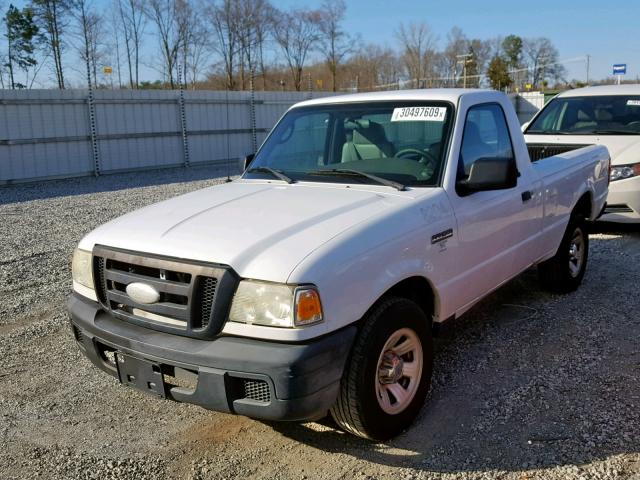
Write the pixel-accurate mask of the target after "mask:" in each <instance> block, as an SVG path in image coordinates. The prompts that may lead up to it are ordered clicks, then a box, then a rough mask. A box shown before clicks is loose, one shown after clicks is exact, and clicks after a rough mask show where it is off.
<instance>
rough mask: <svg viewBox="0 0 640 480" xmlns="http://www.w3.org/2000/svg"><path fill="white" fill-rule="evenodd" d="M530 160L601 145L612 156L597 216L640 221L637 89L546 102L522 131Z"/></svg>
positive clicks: (583, 91)
mask: <svg viewBox="0 0 640 480" xmlns="http://www.w3.org/2000/svg"><path fill="white" fill-rule="evenodd" d="M524 133H525V141H526V142H527V144H528V145H529V153H530V155H531V156H532V158H533V159H534V160H535V159H536V158H542V157H545V156H549V155H555V154H557V153H561V152H568V151H570V150H572V149H575V148H580V147H584V146H585V145H596V144H597V145H604V146H605V147H607V149H608V150H609V154H610V155H611V185H610V187H609V197H608V199H607V205H606V207H605V209H604V212H603V214H602V216H601V217H600V218H601V219H602V220H604V221H608V222H619V223H639V222H640V85H606V86H598V87H586V88H579V89H576V90H569V91H566V92H563V93H561V94H560V95H558V96H557V97H555V98H554V99H552V100H551V101H549V103H547V104H546V105H545V106H544V107H543V108H542V109H541V110H540V112H538V114H537V115H536V116H535V117H534V118H533V119H532V120H531V122H529V123H528V124H526V126H525V128H524Z"/></svg>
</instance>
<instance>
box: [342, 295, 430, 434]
mask: <svg viewBox="0 0 640 480" xmlns="http://www.w3.org/2000/svg"><path fill="white" fill-rule="evenodd" d="M432 370H433V340H432V337H431V322H430V321H429V319H428V318H427V316H426V315H425V313H424V312H423V311H422V309H421V308H420V307H419V306H418V305H417V304H416V303H414V302H412V301H410V300H407V299H404V298H398V297H390V298H388V299H386V300H383V301H382V302H381V303H380V304H379V305H378V306H376V307H375V308H374V309H373V310H372V311H371V312H370V313H369V314H368V315H367V317H366V319H365V321H364V325H363V326H362V328H361V330H360V332H359V335H358V337H357V338H356V341H355V345H354V347H353V350H352V352H351V356H350V358H349V361H348V362H347V365H346V367H345V372H344V374H343V377H342V381H341V384H340V393H339V395H338V399H337V401H336V403H335V405H334V406H333V407H332V408H331V416H332V417H333V419H334V420H335V421H336V423H337V424H338V425H339V426H340V427H341V428H342V429H343V430H345V431H347V432H349V433H352V434H354V435H357V436H359V437H363V438H367V439H370V440H387V439H389V438H391V437H394V436H396V435H398V434H399V433H401V432H402V431H403V430H405V429H406V428H407V427H408V426H409V425H411V423H412V422H413V420H414V419H415V417H416V416H417V415H418V412H419V411H420V408H421V407H422V405H423V403H424V399H425V397H426V395H427V392H428V390H429V386H430V384H431V373H432Z"/></svg>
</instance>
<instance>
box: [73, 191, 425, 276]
mask: <svg viewBox="0 0 640 480" xmlns="http://www.w3.org/2000/svg"><path fill="white" fill-rule="evenodd" d="M412 196H413V195H412V192H394V191H393V190H390V189H389V188H388V187H372V186H362V187H353V186H352V187H351V188H349V187H346V186H345V185H328V184H293V185H286V184H284V183H280V182H273V183H271V182H260V181H245V180H238V181H234V182H232V183H228V184H224V185H218V186H214V187H209V188H206V189H203V190H198V191H195V192H191V193H189V194H186V195H182V196H179V197H176V198H172V199H170V200H165V201H163V202H160V203H157V204H154V205H151V206H148V207H145V208H142V209H140V210H136V211H134V212H131V213H128V214H126V215H124V216H122V217H120V218H117V219H115V220H113V221H111V222H109V223H106V224H105V225H102V226H101V227H98V228H97V229H96V230H94V231H92V232H91V233H89V234H88V235H87V236H86V237H85V238H84V239H83V240H82V241H81V242H80V248H82V249H85V250H92V249H93V247H94V245H96V244H100V245H105V246H109V247H116V248H121V249H126V250H132V251H137V252H144V253H152V254H158V255H166V256H171V257H177V258H188V259H191V260H199V261H204V262H214V263H220V264H226V265H230V266H231V267H232V268H233V269H234V270H235V271H236V272H237V273H238V274H239V275H240V276H241V277H245V278H256V279H262V280H270V281H275V282H285V281H286V280H287V278H288V276H289V274H290V273H291V271H292V270H293V269H294V268H295V267H296V265H298V264H299V263H300V262H301V261H302V260H303V259H304V258H305V257H306V256H307V255H309V254H310V253H312V252H313V251H314V250H315V249H317V248H318V247H320V246H321V245H322V244H323V243H325V242H327V241H329V240H331V239H332V238H333V237H335V236H336V235H339V234H340V233H342V232H344V231H345V230H347V229H349V228H351V227H353V226H355V225H357V224H359V223H361V222H363V221H366V220H367V219H368V218H370V217H372V216H376V215H379V214H381V213H382V212H383V211H385V210H388V209H390V208H394V206H398V205H402V204H406V202H407V201H408V200H409V199H410V198H411V197H412Z"/></svg>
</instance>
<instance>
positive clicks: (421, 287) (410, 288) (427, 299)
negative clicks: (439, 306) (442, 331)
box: [383, 277, 436, 321]
mask: <svg viewBox="0 0 640 480" xmlns="http://www.w3.org/2000/svg"><path fill="white" fill-rule="evenodd" d="M385 296H394V297H402V298H407V299H409V300H412V301H414V302H416V303H417V304H418V306H419V307H420V308H421V309H422V311H423V312H424V314H425V315H426V316H427V318H428V319H429V320H431V321H433V316H434V314H435V303H436V296H435V294H434V291H433V288H432V287H431V284H430V283H429V281H428V280H427V279H426V278H424V277H410V278H406V279H404V280H402V281H401V282H399V283H396V284H395V285H394V286H393V287H391V288H390V289H389V290H387V291H386V293H385V294H384V295H383V297H385Z"/></svg>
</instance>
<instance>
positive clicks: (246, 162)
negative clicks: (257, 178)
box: [240, 153, 256, 172]
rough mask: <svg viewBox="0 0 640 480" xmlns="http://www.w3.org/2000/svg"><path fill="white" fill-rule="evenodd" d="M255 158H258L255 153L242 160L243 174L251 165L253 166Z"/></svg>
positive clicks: (241, 168)
mask: <svg viewBox="0 0 640 480" xmlns="http://www.w3.org/2000/svg"><path fill="white" fill-rule="evenodd" d="M255 156H256V154H255V153H250V154H249V155H247V156H246V157H244V158H241V159H240V171H241V172H244V171H245V170H246V169H247V168H249V165H251V162H253V159H254V158H255Z"/></svg>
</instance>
